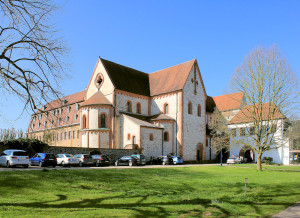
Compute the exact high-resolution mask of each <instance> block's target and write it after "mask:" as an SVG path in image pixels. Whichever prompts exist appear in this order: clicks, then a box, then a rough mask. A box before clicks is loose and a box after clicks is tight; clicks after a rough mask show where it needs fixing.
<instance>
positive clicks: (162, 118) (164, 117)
mask: <svg viewBox="0 0 300 218" xmlns="http://www.w3.org/2000/svg"><path fill="white" fill-rule="evenodd" d="M156 120H174V118H172V117H170V116H168V115H166V114H160V115H158V116H154V117H153V118H152V119H151V121H156Z"/></svg>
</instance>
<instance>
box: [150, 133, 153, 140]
mask: <svg viewBox="0 0 300 218" xmlns="http://www.w3.org/2000/svg"><path fill="white" fill-rule="evenodd" d="M149 140H150V141H153V133H150V135H149Z"/></svg>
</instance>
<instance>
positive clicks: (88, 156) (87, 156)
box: [83, 154, 91, 158]
mask: <svg viewBox="0 0 300 218" xmlns="http://www.w3.org/2000/svg"><path fill="white" fill-rule="evenodd" d="M83 156H84V158H91V156H90V155H88V154H86V155H83Z"/></svg>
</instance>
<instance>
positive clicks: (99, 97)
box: [80, 91, 111, 107]
mask: <svg viewBox="0 0 300 218" xmlns="http://www.w3.org/2000/svg"><path fill="white" fill-rule="evenodd" d="M99 104H102V105H111V103H110V101H109V100H107V98H106V97H105V96H104V95H103V94H102V93H101V92H99V91H98V92H96V93H95V94H94V95H93V96H92V97H90V98H89V99H88V100H86V101H85V102H83V103H82V104H81V105H80V106H81V107H82V106H87V105H99Z"/></svg>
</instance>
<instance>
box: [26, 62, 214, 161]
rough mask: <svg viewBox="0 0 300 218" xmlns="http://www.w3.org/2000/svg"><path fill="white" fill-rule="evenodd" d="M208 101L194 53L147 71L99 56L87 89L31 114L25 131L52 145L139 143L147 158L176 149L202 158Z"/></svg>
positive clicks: (193, 158) (127, 146) (124, 146)
mask: <svg viewBox="0 0 300 218" xmlns="http://www.w3.org/2000/svg"><path fill="white" fill-rule="evenodd" d="M206 102H207V95H206V91H205V87H204V84H203V81H202V77H201V73H200V70H199V67H198V63H197V60H196V59H194V60H191V61H188V62H185V63H182V64H179V65H176V66H173V67H170V68H166V69H163V70H160V71H157V72H153V73H149V74H148V73H144V72H141V71H138V70H135V69H132V68H129V67H125V66H122V65H120V64H117V63H114V62H111V61H108V60H105V59H103V58H99V59H98V61H97V63H96V66H95V69H94V72H93V73H92V75H91V79H90V81H89V84H88V86H87V88H86V90H84V91H81V92H78V93H75V94H73V95H69V96H66V97H63V98H62V99H59V100H55V101H52V102H50V103H48V104H47V105H45V106H44V107H43V110H42V112H36V113H35V114H33V115H32V117H31V121H30V124H29V127H28V130H27V135H28V137H29V138H37V139H40V140H44V141H45V140H46V141H47V142H48V143H49V145H50V146H58V147H77V148H78V147H82V148H95V149H97V148H104V149H139V150H140V151H141V153H143V154H145V156H146V157H147V158H150V156H153V157H157V156H161V155H167V154H169V153H173V154H174V155H180V156H181V157H182V158H183V160H184V161H196V160H198V161H200V160H205V159H210V156H211V154H210V151H209V149H206V144H207V143H208V140H207V138H206V123H207V121H206V117H207V116H206V115H207V114H206ZM211 111H212V110H211Z"/></svg>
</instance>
